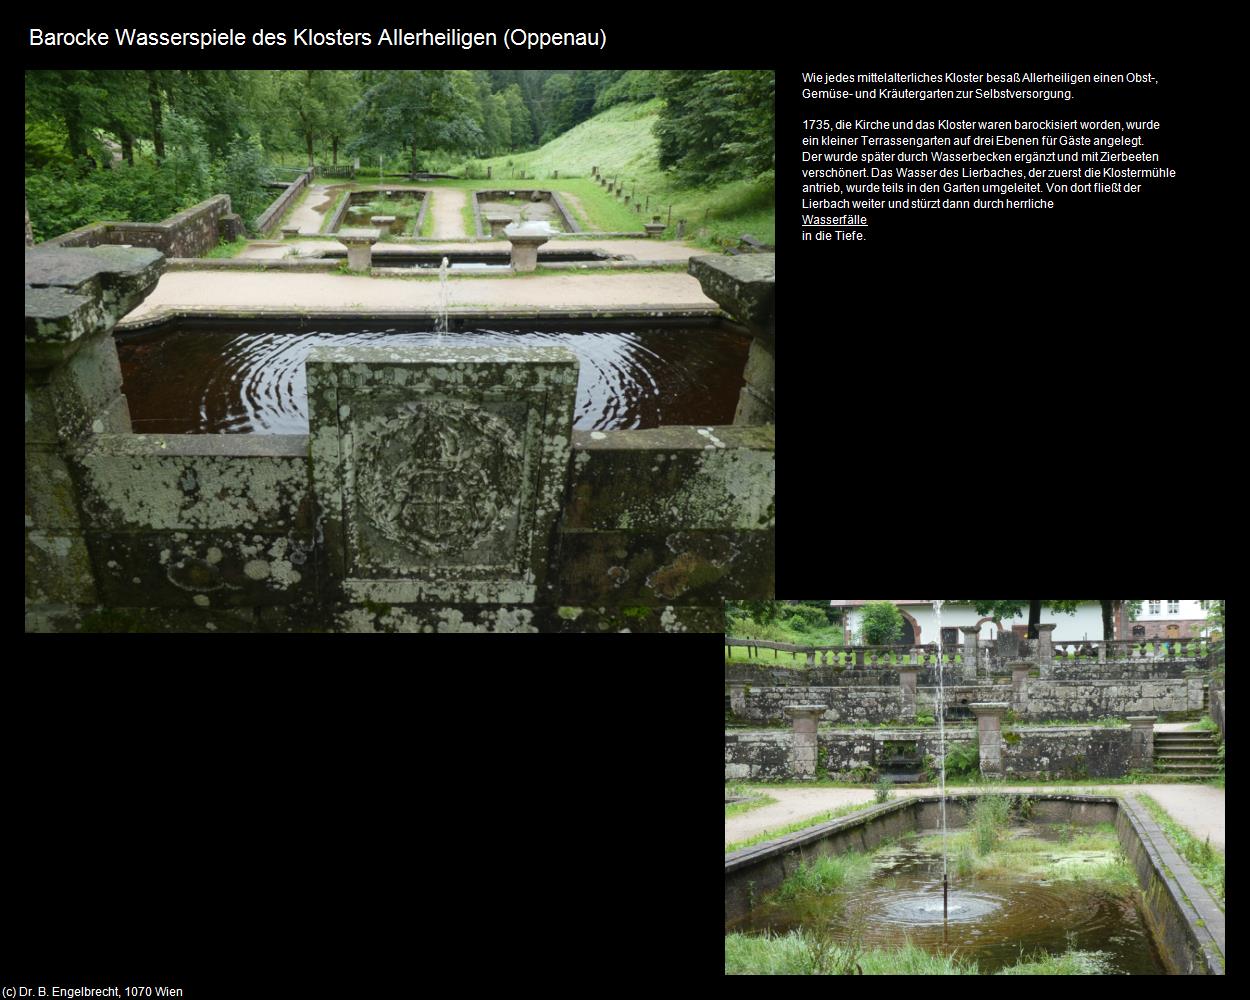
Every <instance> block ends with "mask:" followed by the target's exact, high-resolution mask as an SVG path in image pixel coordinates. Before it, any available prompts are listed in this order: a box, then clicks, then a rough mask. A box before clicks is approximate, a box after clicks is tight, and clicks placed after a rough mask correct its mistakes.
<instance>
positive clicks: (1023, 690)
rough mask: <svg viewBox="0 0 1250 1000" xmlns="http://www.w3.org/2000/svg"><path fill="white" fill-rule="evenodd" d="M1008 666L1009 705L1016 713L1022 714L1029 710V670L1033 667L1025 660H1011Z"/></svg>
mask: <svg viewBox="0 0 1250 1000" xmlns="http://www.w3.org/2000/svg"><path fill="white" fill-rule="evenodd" d="M1008 666H1009V667H1011V707H1012V708H1013V709H1014V710H1015V711H1016V714H1017V715H1024V714H1026V713H1027V712H1028V710H1029V701H1028V690H1029V671H1030V670H1032V669H1033V664H1031V663H1029V662H1028V661H1027V660H1013V661H1012V662H1011V663H1009V664H1008Z"/></svg>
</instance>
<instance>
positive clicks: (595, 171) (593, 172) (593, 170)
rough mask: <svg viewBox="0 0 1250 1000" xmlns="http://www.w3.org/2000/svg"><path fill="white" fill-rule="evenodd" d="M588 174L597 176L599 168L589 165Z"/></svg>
mask: <svg viewBox="0 0 1250 1000" xmlns="http://www.w3.org/2000/svg"><path fill="white" fill-rule="evenodd" d="M590 176H591V177H598V176H599V168H598V167H591V168H590Z"/></svg>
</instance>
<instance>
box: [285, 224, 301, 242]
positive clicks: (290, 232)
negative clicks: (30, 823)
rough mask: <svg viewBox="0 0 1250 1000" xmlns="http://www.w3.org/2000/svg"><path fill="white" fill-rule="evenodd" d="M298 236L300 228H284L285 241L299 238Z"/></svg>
mask: <svg viewBox="0 0 1250 1000" xmlns="http://www.w3.org/2000/svg"><path fill="white" fill-rule="evenodd" d="M298 235H299V226H283V227H282V238H283V239H284V240H289V239H291V238H292V237H294V236H298Z"/></svg>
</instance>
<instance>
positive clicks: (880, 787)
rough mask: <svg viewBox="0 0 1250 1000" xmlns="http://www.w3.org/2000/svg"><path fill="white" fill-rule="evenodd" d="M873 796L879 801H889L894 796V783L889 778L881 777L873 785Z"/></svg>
mask: <svg viewBox="0 0 1250 1000" xmlns="http://www.w3.org/2000/svg"><path fill="white" fill-rule="evenodd" d="M872 791H873V798H874V799H875V800H876V801H877V802H888V801H889V800H890V799H892V798H893V797H894V783H893V782H892V781H890V779H889V778H886V777H881V778H878V779H877V783H876V784H875V785H873V788H872Z"/></svg>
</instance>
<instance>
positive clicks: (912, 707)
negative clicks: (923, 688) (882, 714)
mask: <svg viewBox="0 0 1250 1000" xmlns="http://www.w3.org/2000/svg"><path fill="white" fill-rule="evenodd" d="M898 686H899V689H900V690H901V691H902V694H903V710H902V714H901V716H900V717H901V718H903V719H914V718H915V717H916V671H915V669H907V668H900V669H899V672H898Z"/></svg>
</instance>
